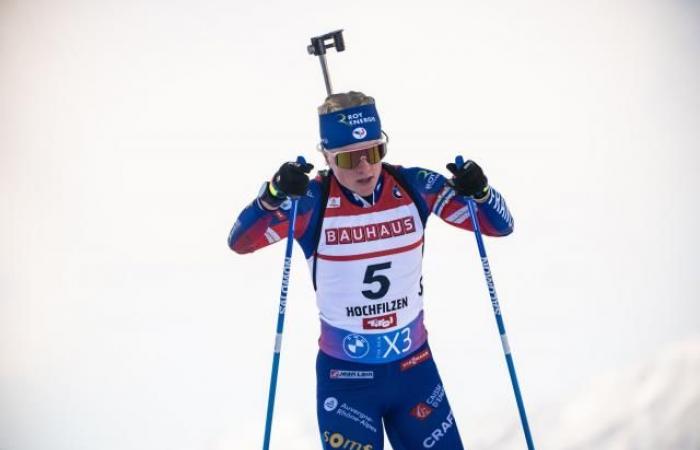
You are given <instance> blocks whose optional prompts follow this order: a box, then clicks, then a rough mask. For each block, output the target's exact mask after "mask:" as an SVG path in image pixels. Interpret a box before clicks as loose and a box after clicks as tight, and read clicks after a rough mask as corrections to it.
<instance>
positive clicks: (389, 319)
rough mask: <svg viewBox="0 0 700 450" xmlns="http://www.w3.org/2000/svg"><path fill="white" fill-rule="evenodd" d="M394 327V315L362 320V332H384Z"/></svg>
mask: <svg viewBox="0 0 700 450" xmlns="http://www.w3.org/2000/svg"><path fill="white" fill-rule="evenodd" d="M394 326H396V313H391V314H387V315H385V316H379V317H368V318H365V319H362V328H363V329H364V330H385V329H387V328H391V327H394Z"/></svg>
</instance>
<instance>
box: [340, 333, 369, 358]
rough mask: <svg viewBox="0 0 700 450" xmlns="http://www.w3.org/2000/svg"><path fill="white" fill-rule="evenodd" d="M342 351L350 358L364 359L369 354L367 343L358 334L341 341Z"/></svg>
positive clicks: (349, 335) (350, 335)
mask: <svg viewBox="0 0 700 450" xmlns="http://www.w3.org/2000/svg"><path fill="white" fill-rule="evenodd" d="M343 351H345V354H346V355H348V356H349V357H351V358H358V359H359V358H364V357H365V356H367V353H369V342H368V341H367V339H365V338H364V337H362V336H360V335H359V334H348V335H347V336H345V339H343Z"/></svg>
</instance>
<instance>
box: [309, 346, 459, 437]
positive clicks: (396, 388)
mask: <svg viewBox="0 0 700 450" xmlns="http://www.w3.org/2000/svg"><path fill="white" fill-rule="evenodd" d="M316 377H317V390H316V412H317V416H318V426H319V430H320V432H321V442H322V444H323V448H324V450H333V449H343V450H383V448H384V433H383V430H384V429H385V430H386V434H387V437H388V438H389V442H391V445H392V447H393V450H423V449H429V450H463V449H464V447H463V446H462V441H461V439H460V437H459V432H458V431H457V424H456V423H455V419H454V417H453V416H452V409H451V408H450V404H449V403H448V401H447V396H446V395H445V390H444V388H443V385H442V381H441V380H440V375H439V374H438V371H437V367H436V366H435V362H434V361H433V358H432V354H431V352H430V348H429V347H428V344H427V343H426V344H424V345H423V346H422V347H421V348H419V349H418V350H417V351H415V352H414V353H412V354H411V355H410V356H408V357H406V358H404V359H402V360H399V361H395V362H392V363H389V364H360V363H354V362H351V361H344V360H341V359H336V358H332V357H330V356H328V355H326V354H325V353H322V352H319V353H318V357H317V359H316Z"/></svg>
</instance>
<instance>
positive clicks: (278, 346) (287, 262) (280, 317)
mask: <svg viewBox="0 0 700 450" xmlns="http://www.w3.org/2000/svg"><path fill="white" fill-rule="evenodd" d="M297 162H299V163H302V164H304V163H306V161H304V158H303V157H301V156H300V157H298V158H297ZM298 204H299V200H298V199H296V198H293V199H292V207H291V214H290V216H289V228H288V231H287V249H286V251H285V254H284V267H283V269H282V287H281V288H280V304H279V310H278V313H277V333H276V334H275V350H274V353H273V355H272V373H271V375H270V390H269V393H268V396H267V417H266V419H265V437H264V440H263V450H269V448H270V435H271V434H272V413H273V411H274V409H275V393H276V392H277V374H278V372H279V365H280V353H281V351H282V332H283V331H284V316H285V313H286V311H287V292H288V291H289V274H290V271H291V266H292V248H293V244H294V227H295V223H296V218H297V207H298Z"/></svg>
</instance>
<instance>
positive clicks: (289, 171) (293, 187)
mask: <svg viewBox="0 0 700 450" xmlns="http://www.w3.org/2000/svg"><path fill="white" fill-rule="evenodd" d="M313 168H314V166H313V164H310V163H307V162H303V163H299V162H295V161H289V162H286V163H284V164H282V165H281V166H280V168H279V170H278V171H277V172H275V174H274V175H273V176H272V180H270V182H269V183H267V185H266V187H265V189H264V191H263V192H262V194H261V195H260V200H261V201H262V202H263V204H264V205H266V206H269V207H272V208H275V209H276V208H277V207H279V205H281V204H282V202H284V201H285V200H286V199H287V197H288V196H290V195H292V196H295V197H298V196H301V195H304V194H305V193H306V190H307V189H308V187H309V175H308V173H309V172H311V170H312V169H313Z"/></svg>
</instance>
